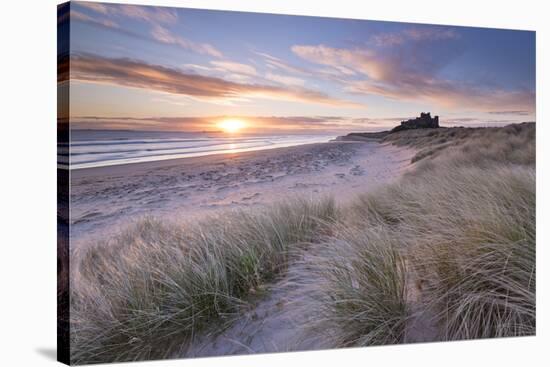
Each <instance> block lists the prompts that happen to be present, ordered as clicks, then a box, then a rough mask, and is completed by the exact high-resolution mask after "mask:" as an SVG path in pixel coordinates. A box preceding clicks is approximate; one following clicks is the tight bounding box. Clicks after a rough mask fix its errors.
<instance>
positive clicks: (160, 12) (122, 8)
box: [74, 1, 178, 24]
mask: <svg viewBox="0 0 550 367" xmlns="http://www.w3.org/2000/svg"><path fill="white" fill-rule="evenodd" d="M74 5H76V6H77V7H82V8H86V9H88V10H91V11H94V12H96V13H99V14H102V15H105V16H110V17H117V16H118V17H121V16H122V17H127V18H131V19H135V20H139V21H143V22H148V23H151V24H158V23H164V24H174V23H176V22H177V21H178V14H177V13H176V11H175V10H174V9H169V8H163V7H156V6H139V5H130V4H101V3H93V2H86V1H85V2H80V1H79V2H76V3H74Z"/></svg>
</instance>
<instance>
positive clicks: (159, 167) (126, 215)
mask: <svg viewBox="0 0 550 367" xmlns="http://www.w3.org/2000/svg"><path fill="white" fill-rule="evenodd" d="M413 155H414V150H413V149H411V148H406V147H396V146H392V145H389V144H380V143H379V142H378V141H362V142H358V141H331V142H327V143H314V144H304V145H297V146H291V147H282V148H274V149H265V150H256V151H248V152H239V153H225V154H216V155H207V156H201V157H190V158H178V159H172V160H163V161H152V162H143V163H132V164H124V165H116V166H105V167H94V168H83V169H78V170H74V171H71V200H72V202H71V203H72V205H71V225H72V226H71V228H72V231H71V238H72V241H71V242H72V243H74V244H76V246H75V247H78V246H79V244H80V243H81V242H84V241H87V240H89V239H90V238H92V239H93V238H94V237H96V236H98V235H99V234H101V235H104V234H105V233H106V232H107V233H109V232H115V231H116V228H120V225H121V224H125V222H131V221H133V220H135V219H139V218H141V217H143V216H155V217H163V218H164V217H166V218H169V219H170V220H196V219H197V218H200V217H201V216H203V215H207V214H212V213H215V212H216V211H217V210H219V209H230V210H238V209H242V208H246V207H258V206H262V205H268V204H273V203H276V202H278V201H280V200H284V199H285V198H292V197H295V196H301V197H310V198H315V197H323V196H333V197H335V198H336V199H337V200H338V202H346V201H349V200H350V199H351V198H352V197H353V196H354V195H355V194H357V193H360V192H365V191H366V190H370V189H372V188H374V187H377V186H379V185H381V184H385V183H388V182H390V181H392V180H394V179H396V178H397V177H400V175H401V174H402V173H403V172H404V170H406V169H407V167H408V166H409V165H410V159H411V158H412V156H413Z"/></svg>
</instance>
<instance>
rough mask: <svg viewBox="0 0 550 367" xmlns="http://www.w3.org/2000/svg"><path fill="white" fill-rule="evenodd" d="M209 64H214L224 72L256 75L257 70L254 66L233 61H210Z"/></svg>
mask: <svg viewBox="0 0 550 367" xmlns="http://www.w3.org/2000/svg"><path fill="white" fill-rule="evenodd" d="M210 64H212V65H214V66H215V67H216V69H217V70H219V71H223V72H226V73H236V74H243V75H248V76H256V75H258V72H257V71H256V68H254V67H253V66H250V65H247V64H241V63H238V62H234V61H210Z"/></svg>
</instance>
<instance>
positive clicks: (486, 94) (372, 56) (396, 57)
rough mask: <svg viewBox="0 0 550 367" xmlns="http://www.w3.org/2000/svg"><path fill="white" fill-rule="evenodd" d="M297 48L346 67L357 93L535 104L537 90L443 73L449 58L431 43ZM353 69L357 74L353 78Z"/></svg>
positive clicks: (477, 105)
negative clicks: (435, 51)
mask: <svg viewBox="0 0 550 367" xmlns="http://www.w3.org/2000/svg"><path fill="white" fill-rule="evenodd" d="M417 37H420V36H417ZM423 37H424V36H423ZM292 51H293V52H294V53H295V54H296V55H297V56H299V57H301V58H303V59H305V60H307V61H309V62H311V63H315V64H319V65H324V66H327V67H331V68H332V69H333V71H336V72H338V73H340V75H341V77H342V78H347V79H345V84H344V89H345V90H346V91H347V92H350V93H354V94H359V95H361V94H365V95H377V96H382V97H386V98H389V99H395V100H404V101H423V102H428V103H433V104H434V105H436V106H439V107H446V108H455V107H461V108H471V109H475V110H480V111H491V110H496V109H500V108H502V106H506V107H508V108H510V109H511V110H529V111H530V110H534V105H535V102H534V101H535V93H534V92H533V91H530V90H522V89H512V90H508V89H503V88H495V87H488V86H483V85H477V84H475V83H471V82H467V81H462V80H448V79H445V78H442V77H439V76H438V71H439V70H441V69H442V68H443V67H444V66H445V65H446V64H447V63H448V62H449V60H446V58H445V57H438V58H434V57H433V56H432V54H431V52H427V50H426V48H421V47H401V48H399V50H397V51H392V52H385V53H384V52H375V51H373V50H371V49H360V48H354V49H343V48H333V47H328V46H325V45H317V46H310V45H295V46H293V47H292ZM426 55H427V56H426ZM447 57H448V56H447ZM352 73H354V74H355V76H354V78H350V75H353V74H352Z"/></svg>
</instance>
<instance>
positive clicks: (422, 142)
mask: <svg viewBox="0 0 550 367" xmlns="http://www.w3.org/2000/svg"><path fill="white" fill-rule="evenodd" d="M534 136H535V126H534V124H521V125H514V126H508V127H504V128H494V129H493V128H491V129H461V128H454V129H438V130H412V131H404V132H400V133H397V134H392V136H391V137H389V138H387V139H386V141H387V142H388V141H389V142H392V143H394V144H400V145H410V146H413V147H415V148H417V149H418V150H419V153H418V154H417V156H416V157H415V161H416V162H417V163H416V169H415V170H414V171H412V172H411V173H409V174H407V175H406V176H404V177H403V178H402V179H401V180H400V181H399V182H397V183H395V184H392V185H388V186H386V187H383V188H381V189H379V190H377V191H375V192H371V193H368V194H365V195H362V196H359V197H358V198H357V200H356V202H355V203H354V204H353V205H351V206H349V207H345V208H337V207H336V206H335V203H334V202H333V201H332V200H329V199H326V200H322V201H319V202H307V201H301V200H299V201H295V202H292V203H289V204H283V205H279V206H275V207H273V208H269V209H266V210H264V211H261V212H257V211H256V212H245V211H243V212H239V213H238V214H235V213H232V214H231V215H227V214H226V213H221V214H220V216H219V217H217V218H210V219H208V220H206V221H204V222H202V223H198V224H195V225H193V226H176V225H167V224H163V223H160V222H158V221H154V220H149V221H142V222H140V223H138V224H136V225H135V226H134V227H132V228H130V229H128V231H127V232H126V233H124V234H122V235H120V236H119V237H117V238H114V239H111V240H110V241H108V242H107V243H104V244H98V245H96V246H92V247H90V248H89V249H88V250H87V251H85V252H84V253H83V254H81V256H80V257H79V261H78V264H77V266H73V270H74V273H73V274H72V277H73V288H72V313H71V317H72V322H71V327H72V329H71V335H72V362H73V363H90V362H113V361H128V360H143V359H151V358H164V357H170V356H172V355H173V352H174V351H181V350H183V349H184V348H182V346H185V345H186V343H189V341H190V340H192V339H193V337H194V335H195V334H196V333H203V332H205V331H210V330H212V329H214V330H215V329H218V330H219V329H223V328H224V327H225V326H226V325H229V324H230V323H231V322H232V321H233V320H234V319H235V317H238V315H239V314H240V312H241V307H242V306H243V305H245V304H247V302H248V301H249V300H250V299H251V297H252V296H254V295H257V294H258V293H259V292H260V290H261V289H262V286H263V285H265V284H266V283H269V282H272V281H273V280H274V279H275V278H276V277H277V276H279V275H280V274H282V273H284V272H285V270H286V267H287V265H288V264H289V261H291V260H292V259H291V257H292V256H293V255H292V254H294V253H298V254H301V256H300V257H296V258H295V260H294V261H296V262H298V263H299V265H300V266H301V269H303V271H306V273H302V274H305V275H306V277H307V278H308V280H305V281H302V282H301V283H300V282H299V283H300V286H301V287H302V288H301V289H300V292H301V293H302V294H303V295H306V297H305V299H306V303H305V309H306V310H307V312H308V313H309V314H311V315H315V317H313V318H312V317H309V318H307V321H308V323H309V325H307V327H308V328H312V330H313V331H314V332H315V334H316V335H317V337H319V338H323V339H324V340H323V343H322V345H323V346H327V347H340V346H364V345H373V344H390V343H400V342H403V341H404V333H405V330H406V327H407V325H408V323H409V322H410V321H411V319H412V318H414V317H417V316H418V312H420V313H422V312H423V311H422V310H425V311H426V312H428V310H429V312H430V313H431V314H433V315H435V320H434V323H435V325H436V326H437V330H438V333H437V335H435V336H433V337H432V340H456V339H471V338H484V337H501V336H520V335H533V334H535V326H536V323H535V288H536V275H535V233H536V228H535V205H536V201H535V139H534ZM428 157H429V158H428ZM302 244H307V246H302ZM304 253H305V254H306V255H305V256H303V255H304ZM298 259H300V260H298ZM411 284H416V285H418V289H417V290H416V293H419V294H420V295H421V297H419V298H418V299H411V296H410V293H411V292H409V291H410V289H407V288H408V287H411ZM413 306H414V312H415V314H414V315H413V312H412V310H413ZM419 310H420V311H419ZM407 341H414V340H410V339H409V338H408V339H407Z"/></svg>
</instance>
